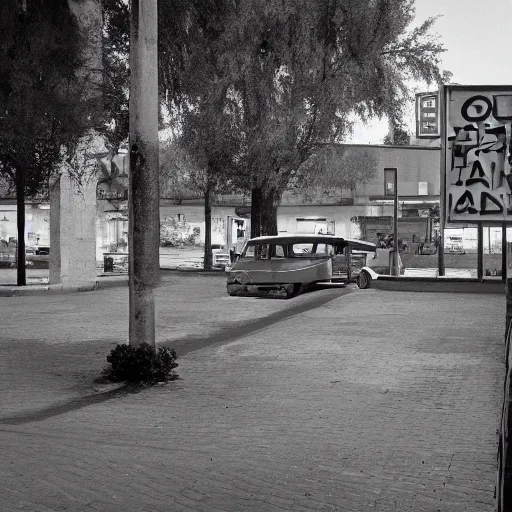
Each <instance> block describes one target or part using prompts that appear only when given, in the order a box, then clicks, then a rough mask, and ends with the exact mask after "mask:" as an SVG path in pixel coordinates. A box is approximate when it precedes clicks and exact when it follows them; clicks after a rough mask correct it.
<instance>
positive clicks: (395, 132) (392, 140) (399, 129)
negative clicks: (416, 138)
mask: <svg viewBox="0 0 512 512" xmlns="http://www.w3.org/2000/svg"><path fill="white" fill-rule="evenodd" d="M383 143H384V145H386V146H408V145H409V144H410V143H411V136H410V135H409V133H407V130H405V128H404V127H403V125H402V123H394V124H392V127H391V129H390V131H389V133H388V134H386V136H385V137H384V141H383Z"/></svg>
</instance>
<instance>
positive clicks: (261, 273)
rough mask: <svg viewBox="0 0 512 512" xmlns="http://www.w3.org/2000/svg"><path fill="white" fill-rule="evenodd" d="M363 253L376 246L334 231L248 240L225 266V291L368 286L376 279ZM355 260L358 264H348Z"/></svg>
mask: <svg viewBox="0 0 512 512" xmlns="http://www.w3.org/2000/svg"><path fill="white" fill-rule="evenodd" d="M368 253H372V254H375V253H376V246H375V244H372V243H369V242H364V241H361V240H349V239H345V238H341V237H337V236H333V235H308V234H300V235H299V234H295V235H279V236H262V237H257V238H253V239H251V240H249V241H247V243H246V244H245V246H244V247H243V249H242V252H241V254H240V256H239V258H238V259H237V261H236V262H235V263H234V264H233V266H232V267H231V268H230V270H229V274H228V280H227V291H228V293H229V295H235V296H237V295H238V296H270V297H282V298H289V297H293V296H294V295H297V294H298V293H300V292H301V291H303V290H305V289H307V288H308V287H310V286H312V285H315V284H327V283H334V282H340V283H343V282H350V281H354V280H355V281H356V282H357V283H358V285H359V286H360V287H361V288H368V287H369V286H370V284H371V280H372V279H377V278H378V274H377V273H376V272H375V271H374V270H372V269H371V268H369V267H367V266H365V265H364V263H365V261H364V260H365V259H366V255H367V254H368ZM387 254H389V253H387ZM356 260H357V262H358V263H359V265H353V263H354V262H355V261H356ZM354 266H358V267H359V268H354Z"/></svg>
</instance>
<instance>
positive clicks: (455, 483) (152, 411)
mask: <svg viewBox="0 0 512 512" xmlns="http://www.w3.org/2000/svg"><path fill="white" fill-rule="evenodd" d="M157 296H158V313H157V322H158V341H159V342H160V343H165V344H169V345H170V346H177V347H178V348H179V349H178V354H179V355H180V354H181V355H182V357H180V359H179V360H178V362H179V363H180V367H179V368H178V371H179V373H180V376H181V378H180V379H179V380H178V381H174V382H172V383H170V384H168V385H165V386H161V387H156V388H151V389H146V390H143V391H141V392H139V393H136V394H124V393H119V394H117V395H116V394H110V395H108V394H104V395H98V394H95V392H94V388H95V387H96V388H98V386H97V385H95V384H94V383H93V380H94V377H95V375H97V374H98V368H99V367H101V362H102V360H103V358H104V356H105V353H106V351H107V349H108V347H109V346H111V345H112V344H113V343H115V342H118V341H120V340H124V339H126V334H127V302H126V299H127V290H126V289H125V288H118V289H111V290H103V291H96V292H88V293H80V294H75V295H68V296H64V295H61V296H51V297H42V296H39V297H12V298H0V301H1V306H2V313H3V315H4V317H3V318H4V319H5V320H4V321H3V322H2V339H1V341H0V351H1V354H0V355H1V357H0V385H1V386H2V389H3V390H5V391H3V393H2V397H1V398H0V400H1V402H0V446H1V450H2V457H1V458H0V475H1V478H0V510H2V511H7V512H9V511H11V510H12V511H14V510H24V511H30V512H36V511H37V512H39V511H41V512H43V511H45V512H47V511H57V510H64V511H92V510H98V511H112V512H114V511H116V512H118V511H120V510H122V511H126V512H164V511H173V512H174V511H189V510H190V511H246V510H247V511H252V510H254V511H274V510H275V511H277V510H283V509H284V510H291V511H305V510H322V511H324V510H336V511H338V510H339V511H357V512H359V511H361V512H363V511H368V510H377V511H381V512H388V511H393V510H398V511H425V512H427V511H428V512H432V511H443V512H444V511H446V512H459V511H461V512H462V511H471V512H487V511H493V510H494V497H493V492H494V483H495V469H496V439H497V436H496V429H497V428H498V424H499V414H500V407H501V399H502V388H503V361H502V354H503V324H504V316H505V314H504V308H505V298H504V296H502V295H498V294H496V295H493V294H487V295H477V294H446V293H417V292H408V293H399V292H391V291H383V290H376V289H370V290H357V289H346V290H325V291H317V292H313V293H310V294H306V295H303V296H300V297H298V298H297V299H293V300H290V301H280V300H265V299H240V298H234V297H229V296H227V295H226V294H225V292H224V280H223V279H220V278H219V277H218V276H206V275H168V276H167V277H165V278H164V282H163V285H162V287H161V288H160V289H159V290H158V293H157Z"/></svg>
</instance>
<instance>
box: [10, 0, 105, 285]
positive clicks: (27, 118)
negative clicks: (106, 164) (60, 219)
mask: <svg viewBox="0 0 512 512" xmlns="http://www.w3.org/2000/svg"><path fill="white" fill-rule="evenodd" d="M0 33H2V39H1V41H0V105H1V112H2V116H1V117H0V173H2V174H3V176H4V178H5V177H7V179H9V180H10V181H11V183H13V184H14V187H15V189H16V198H17V212H18V213H17V215H18V221H17V224H18V251H17V252H18V262H17V263H18V265H17V266H18V285H24V284H25V282H26V276H25V242H24V226H25V206H24V204H25V195H26V194H27V195H29V196H34V195H36V194H37V193H39V194H41V193H43V195H44V194H45V191H47V184H48V179H49V176H50V174H51V172H52V171H53V169H54V167H55V166H56V165H57V164H58V162H59V161H60V160H61V158H62V151H61V148H62V146H63V145H67V146H71V145H72V144H73V142H75V141H76V140H77V137H78V136H79V135H80V134H81V133H83V131H84V129H85V127H86V126H90V125H91V122H94V121H95V120H96V118H95V113H96V112H97V111H96V109H95V106H94V104H93V102H92V101H90V100H88V99H85V98H84V95H83V87H84V84H85V80H77V75H76V72H77V70H78V69H80V67H81V66H82V64H83V62H82V60H81V58H82V57H81V51H80V48H81V45H82V40H81V37H82V34H81V33H80V31H79V29H78V26H77V23H76V19H75V18H74V16H73V14H72V12H71V11H70V7H69V5H68V2H67V0H53V1H50V0H24V1H23V2H17V1H16V0H5V1H4V2H2V3H1V6H0Z"/></svg>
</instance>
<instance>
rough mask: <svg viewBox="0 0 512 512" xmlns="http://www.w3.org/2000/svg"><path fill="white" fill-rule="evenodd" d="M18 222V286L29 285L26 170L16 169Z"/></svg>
mask: <svg viewBox="0 0 512 512" xmlns="http://www.w3.org/2000/svg"><path fill="white" fill-rule="evenodd" d="M16 221H17V228H18V235H17V236H18V245H17V249H16V267H17V280H16V283H17V285H18V286H25V285H26V284H27V271H26V268H25V170H24V169H22V168H20V167H18V168H17V169H16Z"/></svg>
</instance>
